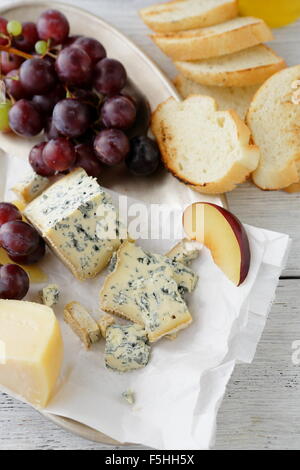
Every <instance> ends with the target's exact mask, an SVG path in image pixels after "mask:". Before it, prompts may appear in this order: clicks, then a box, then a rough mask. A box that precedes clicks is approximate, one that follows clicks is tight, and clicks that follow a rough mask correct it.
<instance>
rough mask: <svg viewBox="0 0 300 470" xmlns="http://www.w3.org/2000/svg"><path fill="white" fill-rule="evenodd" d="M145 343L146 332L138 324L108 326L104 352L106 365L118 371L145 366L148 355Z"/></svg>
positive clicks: (148, 347)
mask: <svg viewBox="0 0 300 470" xmlns="http://www.w3.org/2000/svg"><path fill="white" fill-rule="evenodd" d="M147 343H148V337H147V334H146V332H145V330H144V328H143V327H141V326H139V325H112V326H109V327H108V329H107V334H106V343H105V353H104V358H105V365H106V367H107V368H108V369H111V370H114V371H118V372H128V371H130V370H136V369H141V368H142V367H145V366H146V365H147V364H148V361H149V356H150V346H149V345H148V344H147Z"/></svg>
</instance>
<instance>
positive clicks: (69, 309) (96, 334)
mask: <svg viewBox="0 0 300 470" xmlns="http://www.w3.org/2000/svg"><path fill="white" fill-rule="evenodd" d="M64 320H65V322H66V323H68V325H69V326H70V327H71V328H72V330H73V331H74V333H75V334H76V335H77V336H78V337H79V338H80V340H81V342H82V343H83V344H84V346H85V347H86V349H89V348H90V346H91V345H92V344H93V343H97V342H98V341H99V340H100V338H101V332H100V328H99V325H98V324H97V322H96V321H95V320H94V319H93V317H92V316H91V315H90V314H89V312H88V311H87V310H86V308H85V307H84V306H83V305H81V304H80V303H79V302H75V301H73V302H70V303H69V304H67V305H66V306H65V308H64Z"/></svg>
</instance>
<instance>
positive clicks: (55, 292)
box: [41, 284, 59, 307]
mask: <svg viewBox="0 0 300 470" xmlns="http://www.w3.org/2000/svg"><path fill="white" fill-rule="evenodd" d="M41 299H42V302H43V304H44V305H47V307H53V305H56V304H57V303H58V300H59V287H58V285H57V284H49V285H48V286H46V287H44V288H43V289H42V291H41Z"/></svg>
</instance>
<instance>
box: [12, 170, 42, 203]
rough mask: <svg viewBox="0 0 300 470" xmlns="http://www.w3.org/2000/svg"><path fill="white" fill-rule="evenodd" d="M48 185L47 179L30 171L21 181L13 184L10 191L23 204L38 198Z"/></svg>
mask: <svg viewBox="0 0 300 470" xmlns="http://www.w3.org/2000/svg"><path fill="white" fill-rule="evenodd" d="M50 184H51V182H50V180H49V178H45V177H44V176H40V175H38V174H37V173H35V172H34V171H32V172H30V173H29V174H28V175H27V176H26V177H25V178H24V179H23V180H22V181H20V182H19V183H17V184H15V186H14V187H13V188H12V191H13V192H14V193H15V194H16V195H17V196H18V197H19V198H20V199H21V200H22V201H23V202H25V203H28V202H31V201H33V199H35V198H36V197H37V196H39V195H40V194H41V193H42V192H43V191H44V190H45V189H46V188H48V186H50Z"/></svg>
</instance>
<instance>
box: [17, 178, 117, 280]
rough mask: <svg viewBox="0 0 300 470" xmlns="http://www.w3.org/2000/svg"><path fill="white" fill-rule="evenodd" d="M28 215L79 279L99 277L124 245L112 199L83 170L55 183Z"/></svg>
mask: <svg viewBox="0 0 300 470" xmlns="http://www.w3.org/2000/svg"><path fill="white" fill-rule="evenodd" d="M24 215H25V217H26V218H27V219H28V220H29V221H30V222H31V223H32V224H33V225H34V226H35V227H36V228H37V230H39V231H40V232H41V234H42V236H43V237H44V238H45V239H46V241H47V242H48V244H49V245H50V246H52V248H53V250H54V251H55V253H56V254H57V255H58V256H59V257H60V258H61V260H62V261H63V262H64V263H65V264H66V266H67V267H68V268H69V269H70V270H71V271H72V273H73V274H74V276H75V277H76V278H77V279H79V280H85V279H89V278H93V277H95V276H96V275H97V274H98V273H99V272H100V271H102V270H103V269H104V268H105V267H106V265H107V264H108V263H109V261H110V258H111V256H112V254H113V252H114V251H115V250H117V249H118V247H119V245H120V239H119V234H120V222H119V218H118V213H117V211H116V209H115V207H114V205H113V203H112V200H111V198H110V196H109V195H108V194H107V193H106V192H105V191H104V190H103V189H102V188H101V187H100V186H99V184H98V183H97V181H96V180H95V179H93V178H91V177H89V176H88V175H87V174H86V172H85V171H84V170H82V169H77V170H74V171H73V172H71V173H70V174H68V175H67V176H65V177H64V178H62V179H61V180H59V181H58V182H57V183H55V184H53V185H52V186H51V187H50V188H49V189H48V190H47V191H45V192H43V193H42V194H41V195H40V196H39V197H38V198H36V199H35V200H34V201H33V202H32V203H30V204H29V205H28V206H27V208H26V209H25V211H24Z"/></svg>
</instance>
